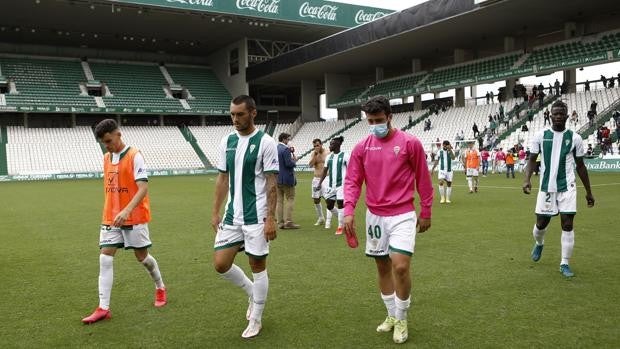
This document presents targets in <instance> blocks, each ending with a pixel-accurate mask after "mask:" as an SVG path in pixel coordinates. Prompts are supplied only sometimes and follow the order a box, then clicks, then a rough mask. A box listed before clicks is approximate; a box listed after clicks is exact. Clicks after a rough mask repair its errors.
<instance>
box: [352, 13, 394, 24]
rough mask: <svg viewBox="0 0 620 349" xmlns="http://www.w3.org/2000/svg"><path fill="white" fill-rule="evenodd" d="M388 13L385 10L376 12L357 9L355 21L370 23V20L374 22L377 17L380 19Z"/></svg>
mask: <svg viewBox="0 0 620 349" xmlns="http://www.w3.org/2000/svg"><path fill="white" fill-rule="evenodd" d="M386 14H387V13H385V12H381V11H379V12H375V13H366V12H364V10H359V11H357V13H356V14H355V23H356V24H364V23H368V22H372V21H374V20H376V19H379V18H381V17H383V16H385V15H386Z"/></svg>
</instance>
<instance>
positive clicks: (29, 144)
mask: <svg viewBox="0 0 620 349" xmlns="http://www.w3.org/2000/svg"><path fill="white" fill-rule="evenodd" d="M7 131H8V137H7V138H8V144H7V147H6V148H7V164H8V173H9V174H10V175H19V174H48V173H73V172H91V171H93V172H94V171H101V166H102V153H101V148H100V147H99V145H98V144H97V142H96V141H95V137H94V136H93V132H92V129H91V128H90V127H86V126H80V127H76V128H23V127H21V126H9V127H8V130H7Z"/></svg>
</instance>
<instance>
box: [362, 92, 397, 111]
mask: <svg viewBox="0 0 620 349" xmlns="http://www.w3.org/2000/svg"><path fill="white" fill-rule="evenodd" d="M362 110H363V111H364V112H365V113H368V114H379V113H381V112H384V113H385V115H391V114H392V107H391V106H390V101H389V100H388V99H387V98H385V97H384V96H375V97H372V98H371V99H369V100H368V101H367V102H366V103H364V104H363V105H362Z"/></svg>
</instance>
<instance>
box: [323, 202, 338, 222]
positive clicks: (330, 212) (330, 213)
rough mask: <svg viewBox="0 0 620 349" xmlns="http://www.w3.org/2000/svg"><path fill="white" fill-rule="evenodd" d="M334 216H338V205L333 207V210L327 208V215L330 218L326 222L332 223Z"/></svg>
mask: <svg viewBox="0 0 620 349" xmlns="http://www.w3.org/2000/svg"><path fill="white" fill-rule="evenodd" d="M333 216H336V217H338V209H337V208H336V206H334V208H332V209H331V210H327V217H328V219H327V221H326V222H325V224H327V223H329V224H331V223H332V217H333Z"/></svg>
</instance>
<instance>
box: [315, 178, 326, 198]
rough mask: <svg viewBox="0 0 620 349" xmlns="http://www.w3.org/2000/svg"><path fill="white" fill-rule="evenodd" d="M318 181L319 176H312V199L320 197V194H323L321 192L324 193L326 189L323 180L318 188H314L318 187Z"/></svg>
mask: <svg viewBox="0 0 620 349" xmlns="http://www.w3.org/2000/svg"><path fill="white" fill-rule="evenodd" d="M320 181H321V178H317V177H314V178H312V198H313V199H320V198H321V196H323V194H324V193H325V189H327V184H326V182H325V181H323V183H321V186H320V188H319V190H316V188H317V187H319V182H320Z"/></svg>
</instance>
